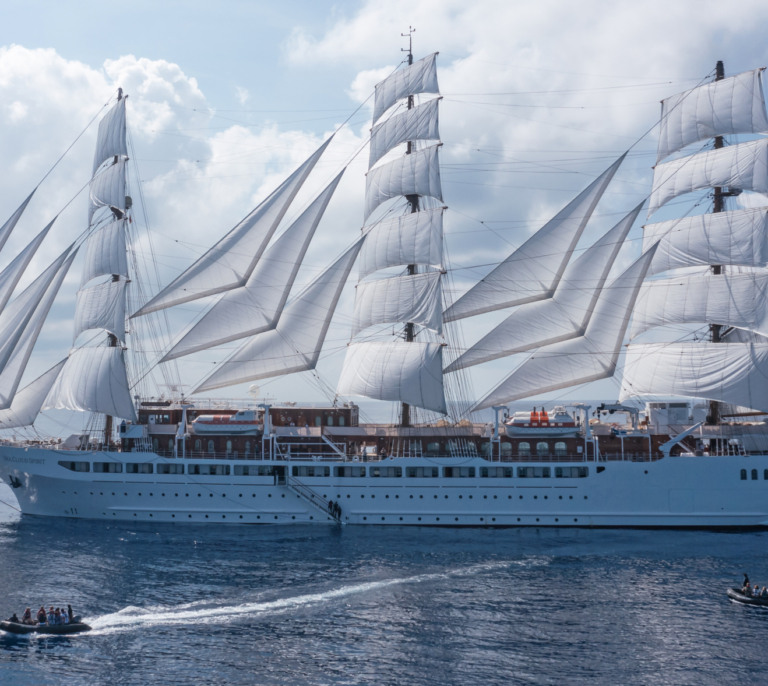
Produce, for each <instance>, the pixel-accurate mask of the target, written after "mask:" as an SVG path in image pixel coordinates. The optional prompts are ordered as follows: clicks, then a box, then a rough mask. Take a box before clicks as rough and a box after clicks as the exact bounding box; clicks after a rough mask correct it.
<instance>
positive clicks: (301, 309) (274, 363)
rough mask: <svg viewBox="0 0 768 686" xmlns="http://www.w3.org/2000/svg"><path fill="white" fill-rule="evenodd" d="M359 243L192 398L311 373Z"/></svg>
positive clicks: (204, 383) (248, 343)
mask: <svg viewBox="0 0 768 686" xmlns="http://www.w3.org/2000/svg"><path fill="white" fill-rule="evenodd" d="M362 241H363V239H362V238H361V239H359V240H358V241H357V242H356V243H355V244H354V245H353V246H352V247H351V248H350V249H349V250H347V251H346V252H345V253H344V254H343V255H342V256H341V257H340V258H339V259H338V260H336V261H335V262H334V263H333V264H332V265H331V266H330V267H328V269H326V270H325V271H324V272H323V273H322V274H320V276H318V277H317V278H316V279H315V280H314V281H313V282H312V283H311V284H310V285H309V286H307V288H305V289H304V291H302V292H301V293H300V294H299V295H298V296H297V297H296V298H295V299H294V300H292V301H291V302H290V303H289V304H288V306H287V307H286V308H285V311H284V312H283V316H282V317H281V318H280V321H279V322H278V323H277V328H275V329H273V330H271V331H266V332H265V333H262V334H259V335H258V336H254V337H253V338H251V339H249V340H247V341H246V342H245V343H243V345H241V346H240V348H238V350H237V351H236V352H235V354H234V355H232V357H230V358H229V359H228V360H227V361H226V362H224V363H222V364H220V365H217V368H216V371H215V372H214V373H213V374H211V375H210V376H209V377H208V378H207V379H205V380H204V381H203V382H202V383H201V384H200V385H199V386H198V387H197V388H195V389H194V390H193V391H192V393H203V392H205V391H212V390H214V389H216V388H222V387H224V386H232V385H234V384H238V383H243V382H245V381H255V380H257V379H265V378H268V377H272V376H284V375H285V374H293V373H294V372H301V371H305V370H309V369H314V368H315V366H316V365H317V361H318V359H319V358H320V351H321V349H322V347H323V342H324V341H325V336H326V334H327V332H328V327H329V326H330V323H331V318H332V317H333V313H334V311H335V310H336V305H337V303H338V302H339V297H340V296H341V291H342V289H343V288H344V284H345V283H346V281H347V278H348V277H349V272H350V271H351V270H352V265H353V264H354V262H355V258H356V257H357V254H358V252H359V251H360V246H361V244H362Z"/></svg>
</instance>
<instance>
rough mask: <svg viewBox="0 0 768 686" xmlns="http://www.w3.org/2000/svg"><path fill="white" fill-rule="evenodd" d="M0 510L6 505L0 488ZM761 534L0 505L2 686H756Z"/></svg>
mask: <svg viewBox="0 0 768 686" xmlns="http://www.w3.org/2000/svg"><path fill="white" fill-rule="evenodd" d="M0 500H3V501H6V502H9V503H11V504H13V502H14V501H13V496H12V495H11V492H10V489H8V488H7V487H5V486H1V487H0ZM766 544H768V533H729V534H725V533H712V532H685V531H670V532H662V531H621V530H569V531H563V530H556V529H539V530H537V529H503V530H485V529H484V530H465V529H427V528H424V529H420V528H397V527H387V528H383V527H382V528H376V527H370V528H359V527H352V526H349V527H345V528H326V527H319V526H272V525H265V526H258V527H250V526H219V525H213V526H194V525H139V524H137V523H134V522H128V523H126V524H117V523H115V522H98V521H95V522H94V521H78V520H56V519H37V518H30V517H20V516H19V515H18V513H16V512H15V511H14V510H13V509H11V508H8V507H6V506H4V505H0V589H1V590H0V615H2V616H3V617H4V618H5V617H8V616H10V615H11V614H12V613H13V612H14V611H16V612H21V611H22V610H23V609H24V608H25V607H27V606H32V607H33V608H38V607H40V605H41V604H45V605H46V606H49V605H51V604H54V605H62V604H67V603H68V604H71V605H72V606H73V607H74V609H75V612H76V613H77V614H82V616H83V617H84V619H85V620H86V621H87V622H88V623H89V624H91V625H92V626H93V628H94V630H93V631H92V632H91V633H89V634H83V635H78V636H73V637H47V638H46V637H33V638H26V637H14V636H10V635H7V634H2V635H1V637H0V683H2V684H19V685H26V684H35V685H42V684H111V685H117V684H141V685H142V686H144V685H154V684H158V685H162V686H170V685H172V684H185V685H186V684H290V685H292V686H293V685H296V684H377V685H382V684H409V685H410V684H435V685H439V686H448V685H453V684H456V685H457V686H458V685H461V686H467V685H468V684H505V685H506V684H581V683H584V684H612V685H613V684H695V685H697V686H698V685H701V684H718V685H722V684H737V683H738V684H765V683H767V682H768V675H767V674H766V661H767V660H768V650H767V648H768V611H764V610H760V609H754V608H746V607H742V606H738V605H734V604H732V603H730V602H728V600H727V599H726V596H725V589H726V588H727V587H728V586H731V585H738V584H739V583H740V581H741V578H742V574H743V572H745V571H747V572H748V573H749V574H750V577H751V578H752V579H753V582H758V583H760V584H761V585H762V584H763V583H765V584H766V585H768V557H766V555H765V550H766Z"/></svg>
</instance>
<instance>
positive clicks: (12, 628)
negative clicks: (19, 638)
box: [0, 621, 91, 636]
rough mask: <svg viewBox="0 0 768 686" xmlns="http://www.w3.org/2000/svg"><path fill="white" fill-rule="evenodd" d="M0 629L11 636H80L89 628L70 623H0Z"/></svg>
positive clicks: (81, 623)
mask: <svg viewBox="0 0 768 686" xmlns="http://www.w3.org/2000/svg"><path fill="white" fill-rule="evenodd" d="M0 629H2V630H3V631H7V632H8V633H11V634H53V635H54V636H57V635H61V634H80V633H82V632H83V631H90V630H91V627H89V626H88V625H87V624H83V622H70V623H69V624H53V625H50V624H17V623H16V622H7V621H6V622H0Z"/></svg>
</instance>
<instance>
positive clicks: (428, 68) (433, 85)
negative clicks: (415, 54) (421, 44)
mask: <svg viewBox="0 0 768 686" xmlns="http://www.w3.org/2000/svg"><path fill="white" fill-rule="evenodd" d="M437 55H438V53H436V52H435V53H432V54H431V55H427V57H425V58H424V59H421V60H419V61H418V62H414V63H413V64H411V65H408V66H407V67H404V68H403V69H400V70H399V71H396V72H395V73H394V74H392V75H391V76H388V77H387V78H386V79H384V80H383V81H380V82H379V83H377V84H376V96H375V99H374V105H373V123H374V124H375V123H376V122H377V121H378V120H379V118H380V117H381V115H382V114H384V112H386V111H387V110H388V109H389V108H390V107H392V105H394V104H395V103H396V102H397V101H398V100H402V99H403V98H407V97H408V96H409V95H419V93H438V92H439V88H438V86H437V64H436V59H437Z"/></svg>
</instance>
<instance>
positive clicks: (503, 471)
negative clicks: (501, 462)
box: [480, 467, 512, 479]
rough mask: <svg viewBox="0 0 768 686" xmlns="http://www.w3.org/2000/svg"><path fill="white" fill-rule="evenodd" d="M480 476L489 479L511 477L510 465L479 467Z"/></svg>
mask: <svg viewBox="0 0 768 686" xmlns="http://www.w3.org/2000/svg"><path fill="white" fill-rule="evenodd" d="M480 476H481V477H483V478H491V479H503V478H511V477H512V467H481V468H480Z"/></svg>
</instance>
